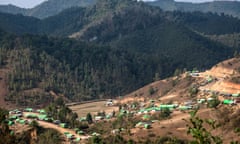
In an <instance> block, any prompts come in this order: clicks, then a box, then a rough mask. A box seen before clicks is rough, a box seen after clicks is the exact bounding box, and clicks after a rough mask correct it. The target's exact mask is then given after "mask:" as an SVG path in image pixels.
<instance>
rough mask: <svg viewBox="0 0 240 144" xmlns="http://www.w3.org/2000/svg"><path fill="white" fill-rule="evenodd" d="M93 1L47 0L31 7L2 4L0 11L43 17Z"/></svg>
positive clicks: (84, 5) (92, 0) (90, 3)
mask: <svg viewBox="0 0 240 144" xmlns="http://www.w3.org/2000/svg"><path fill="white" fill-rule="evenodd" d="M95 1H96V0H48V1H46V2H43V3H41V4H40V5H38V6H36V7H34V8H31V9H24V8H18V7H16V6H13V5H7V6H3V5H2V6H0V11H1V12H4V13H11V14H23V15H25V16H33V17H36V18H40V19H43V18H47V17H50V16H53V15H56V14H58V13H60V12H61V11H63V10H65V9H67V8H71V7H86V6H89V5H93V4H94V3H95Z"/></svg>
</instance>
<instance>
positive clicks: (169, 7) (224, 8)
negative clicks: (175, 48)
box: [147, 0, 240, 18]
mask: <svg viewBox="0 0 240 144" xmlns="http://www.w3.org/2000/svg"><path fill="white" fill-rule="evenodd" d="M147 3H148V4H150V5H153V6H158V7H160V8H161V9H163V10H165V11H185V12H193V11H200V12H212V13H217V14H220V15H221V14H226V15H231V16H234V17H238V18H240V2H238V1H227V0H226V1H213V2H205V3H187V2H175V1H174V0H156V1H151V2H147Z"/></svg>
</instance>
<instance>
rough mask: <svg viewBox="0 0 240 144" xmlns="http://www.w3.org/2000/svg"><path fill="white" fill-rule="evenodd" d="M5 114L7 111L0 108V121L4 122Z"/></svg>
mask: <svg viewBox="0 0 240 144" xmlns="http://www.w3.org/2000/svg"><path fill="white" fill-rule="evenodd" d="M7 115H8V111H7V110H5V109H2V108H0V123H2V122H4V120H5V119H6V116H7Z"/></svg>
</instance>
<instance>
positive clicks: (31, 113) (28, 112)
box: [6, 108, 85, 143]
mask: <svg viewBox="0 0 240 144" xmlns="http://www.w3.org/2000/svg"><path fill="white" fill-rule="evenodd" d="M33 120H38V121H46V122H50V123H53V124H56V125H58V126H59V127H62V128H68V125H67V124H66V123H62V122H61V121H60V120H54V119H53V118H51V117H48V115H47V113H46V111H45V110H44V109H38V110H34V109H32V108H25V109H23V110H18V109H15V110H12V111H9V116H8V120H7V121H6V122H7V123H8V125H9V126H13V125H15V124H16V123H18V124H22V125H26V124H31V122H32V121H33ZM74 130H75V132H76V134H77V135H84V134H85V133H84V132H83V131H81V130H79V129H74ZM64 135H65V136H66V138H67V139H69V140H71V141H74V142H76V143H77V142H80V140H81V138H80V137H75V136H74V135H73V134H70V133H69V132H65V133H64Z"/></svg>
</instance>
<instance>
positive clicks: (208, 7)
mask: <svg viewBox="0 0 240 144" xmlns="http://www.w3.org/2000/svg"><path fill="white" fill-rule="evenodd" d="M96 1H97V0H48V1H46V2H43V3H42V4H40V5H38V6H36V7H34V8H31V9H23V8H18V7H16V6H13V5H7V6H5V5H2V6H0V11H1V12H5V13H11V14H23V15H26V16H33V17H37V18H41V19H42V18H46V17H49V16H53V15H56V14H58V13H60V12H61V11H63V10H65V9H67V8H70V7H77V6H79V7H87V6H92V5H94V4H95V3H96ZM145 2H146V3H147V4H149V5H153V6H158V7H160V8H161V9H163V10H165V11H185V12H193V11H200V12H212V13H217V14H222V13H224V14H226V15H232V16H234V17H240V10H239V7H240V2H238V1H213V2H204V3H190V2H175V1H174V0H156V1H145Z"/></svg>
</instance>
